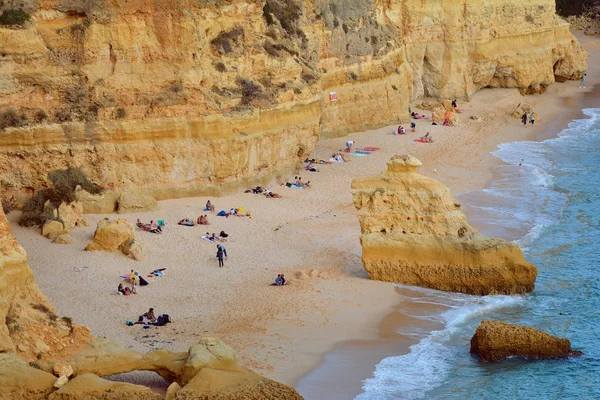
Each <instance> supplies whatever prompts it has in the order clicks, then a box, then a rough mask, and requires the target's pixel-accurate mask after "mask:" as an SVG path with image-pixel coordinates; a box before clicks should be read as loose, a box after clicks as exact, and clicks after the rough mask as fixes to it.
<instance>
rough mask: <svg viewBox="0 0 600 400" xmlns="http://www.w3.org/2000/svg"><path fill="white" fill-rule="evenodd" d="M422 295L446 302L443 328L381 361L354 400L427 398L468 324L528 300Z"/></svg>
mask: <svg viewBox="0 0 600 400" xmlns="http://www.w3.org/2000/svg"><path fill="white" fill-rule="evenodd" d="M416 291H421V290H420V289H416ZM421 292H422V293H424V294H426V295H435V294H436V293H437V294H439V295H440V296H441V297H443V298H445V299H446V300H447V301H446V302H441V303H440V304H444V305H445V306H447V307H448V310H447V311H445V312H443V313H442V314H440V315H439V316H438V319H439V320H440V321H441V322H443V324H444V328H443V329H441V330H437V331H433V332H431V333H429V335H427V336H426V337H424V338H422V339H421V340H420V341H419V343H417V344H415V345H413V346H411V347H410V353H408V354H406V355H403V356H398V357H388V358H386V359H384V360H382V361H381V362H380V363H379V364H378V365H377V366H376V369H375V372H374V373H373V378H370V379H366V380H365V381H364V382H363V390H364V392H363V393H361V394H360V395H358V396H357V397H356V400H397V399H407V400H416V399H423V398H426V397H427V396H426V393H427V391H429V390H432V389H434V388H436V387H438V386H439V385H441V384H442V383H443V382H444V380H445V379H446V378H447V375H448V372H449V371H450V369H451V367H452V363H453V361H452V360H453V359H456V357H457V356H458V355H457V354H454V353H457V352H462V351H464V349H462V348H458V347H456V346H452V343H453V340H455V339H456V337H458V336H462V333H463V330H464V329H469V330H472V329H473V328H472V326H471V325H472V324H469V323H472V322H475V323H478V322H479V320H481V319H482V318H483V317H485V316H486V315H489V314H490V313H493V312H497V311H500V310H502V309H505V308H514V307H517V306H519V305H521V304H522V303H524V302H525V301H526V300H527V296H485V297H476V296H469V295H463V294H458V293H440V292H435V291H429V290H428V289H425V290H423V291H421ZM413 298H414V299H417V298H418V297H413ZM467 324H468V326H467ZM400 333H404V332H400Z"/></svg>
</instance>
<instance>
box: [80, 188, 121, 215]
mask: <svg viewBox="0 0 600 400" xmlns="http://www.w3.org/2000/svg"><path fill="white" fill-rule="evenodd" d="M73 196H74V197H75V199H76V200H77V202H79V203H80V204H81V205H82V206H83V212H84V213H85V214H112V213H113V212H114V211H115V209H116V207H117V201H118V199H119V196H120V194H119V193H116V192H114V191H112V190H103V191H102V193H100V194H91V193H89V192H87V191H86V190H84V189H82V188H81V186H78V187H77V188H75V192H74V193H73Z"/></svg>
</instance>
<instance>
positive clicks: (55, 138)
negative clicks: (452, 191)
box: [0, 0, 586, 209]
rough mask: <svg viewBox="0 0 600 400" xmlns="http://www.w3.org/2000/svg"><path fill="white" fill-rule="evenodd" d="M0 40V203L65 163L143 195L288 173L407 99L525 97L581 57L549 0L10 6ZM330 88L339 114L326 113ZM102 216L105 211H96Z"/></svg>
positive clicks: (391, 115) (34, 0) (564, 74)
mask: <svg viewBox="0 0 600 400" xmlns="http://www.w3.org/2000/svg"><path fill="white" fill-rule="evenodd" d="M17 6H24V9H25V11H27V12H28V13H30V15H31V18H30V19H29V20H28V21H25V22H24V23H23V24H22V25H21V26H20V27H19V28H20V29H13V28H14V27H0V54H1V57H0V71H2V74H0V119H1V121H0V127H1V128H0V129H3V133H2V135H0V190H1V191H2V193H3V196H6V197H7V198H8V197H10V196H12V195H16V196H17V197H18V196H27V195H30V194H31V192H32V190H35V189H37V188H40V187H42V186H45V185H47V173H48V172H49V171H52V170H57V169H62V168H64V167H65V166H66V165H68V164H71V165H75V166H81V167H82V168H83V169H84V170H85V171H86V172H87V174H88V175H89V176H90V178H91V179H92V180H93V181H95V182H98V183H100V184H102V185H103V186H105V187H106V188H108V189H119V188H123V187H128V188H132V187H136V188H143V189H147V190H149V194H150V195H152V196H154V197H155V198H157V199H162V198H172V197H181V196H186V195H195V194H198V193H201V192H207V191H215V190H221V189H223V188H227V187H228V186H232V185H239V184H243V183H244V181H245V180H249V179H251V180H260V179H261V178H267V177H269V176H271V175H272V174H275V173H277V172H278V171H282V170H285V169H286V168H292V167H294V166H295V165H297V163H298V161H299V160H302V159H304V158H305V157H306V155H308V154H309V153H310V152H311V150H312V149H313V147H314V145H315V143H316V141H317V138H318V137H319V135H326V136H332V135H341V134H345V133H348V132H350V131H359V130H364V129H367V128H373V127H376V126H382V125H386V124H394V123H397V122H400V121H405V120H406V119H407V118H408V113H407V106H408V103H409V102H410V101H411V100H412V99H416V98H420V97H422V96H429V97H439V98H461V99H465V98H468V97H469V96H470V95H471V94H473V93H474V92H475V91H477V90H479V89H481V88H483V87H516V88H519V89H520V90H521V91H522V92H524V93H536V92H541V91H544V90H545V88H546V87H547V86H548V85H550V84H551V83H552V82H554V81H555V77H559V78H560V79H561V80H564V79H577V78H579V77H580V76H581V75H582V73H583V71H584V70H585V69H586V66H585V53H584V52H583V50H582V49H581V47H580V46H579V44H578V43H577V42H576V40H575V39H574V37H573V36H572V35H571V34H570V32H569V29H568V24H567V23H566V22H564V21H562V20H560V19H559V18H558V17H557V16H556V15H555V5H554V1H553V0H533V1H528V2H523V1H520V2H519V1H515V0H490V1H486V2H481V1H479V0H442V1H437V2H423V1H420V0H418V1H417V0H403V1H400V0H391V1H387V2H379V1H373V0H352V1H342V0H310V1H305V2H300V1H298V0H286V1H282V0H267V2H266V4H265V2H264V1H259V0H224V1H219V2H208V1H206V2H197V1H191V0H165V1H161V2H156V1H155V2H150V1H135V2H126V3H123V2H113V1H108V0H101V1H94V2H89V1H83V0H69V1H67V0H20V1H18V2H12V1H11V2H3V3H2V5H0V10H2V11H4V10H6V9H9V8H10V7H17ZM331 92H336V94H337V101H330V93H331ZM97 205H98V206H99V207H100V208H101V209H103V207H104V206H103V203H99V204H97Z"/></svg>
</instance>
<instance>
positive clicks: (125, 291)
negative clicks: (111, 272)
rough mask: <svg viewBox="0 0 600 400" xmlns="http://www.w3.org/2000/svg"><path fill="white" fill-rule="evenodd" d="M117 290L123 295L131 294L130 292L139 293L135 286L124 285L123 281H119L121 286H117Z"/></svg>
mask: <svg viewBox="0 0 600 400" xmlns="http://www.w3.org/2000/svg"><path fill="white" fill-rule="evenodd" d="M117 292H118V293H119V294H120V295H123V296H129V295H130V294H137V291H136V290H135V286H132V287H123V284H122V283H119V287H118V288H117Z"/></svg>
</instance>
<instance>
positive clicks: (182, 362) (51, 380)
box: [0, 207, 302, 400]
mask: <svg viewBox="0 0 600 400" xmlns="http://www.w3.org/2000/svg"><path fill="white" fill-rule="evenodd" d="M136 370H143V371H154V372H156V373H158V374H160V375H161V376H162V377H164V378H165V379H166V380H168V381H169V382H173V383H174V384H173V385H171V387H170V389H169V395H170V396H171V397H170V398H171V399H174V400H208V399H217V398H218V399H240V400H241V399H245V400H259V399H267V398H272V399H275V398H276V399H287V400H299V399H302V397H301V396H300V395H299V394H298V393H297V392H296V391H295V390H294V389H292V388H291V387H288V386H285V385H282V384H280V383H277V382H274V381H271V380H269V379H266V378H264V377H262V376H260V375H257V374H255V373H254V372H252V371H250V370H248V369H246V368H243V367H241V366H240V365H238V364H237V362H236V361H235V352H234V351H233V350H232V349H231V348H230V347H229V346H227V345H225V344H224V343H222V342H220V341H219V340H217V339H214V338H202V339H201V340H200V341H199V342H198V343H197V344H196V345H194V346H192V347H191V348H190V350H189V351H188V352H187V353H175V352H171V351H165V350H158V351H154V352H152V353H148V354H141V353H138V352H135V351H132V350H129V349H127V348H126V347H125V346H124V345H121V344H119V343H115V342H112V341H109V340H106V339H99V338H94V337H93V336H91V335H90V332H89V330H88V329H87V328H85V327H82V326H79V325H76V324H75V323H73V321H72V320H71V319H70V318H60V317H59V316H58V315H57V314H56V311H55V310H54V308H53V307H52V305H51V304H50V303H49V302H48V301H47V299H46V298H45V297H44V295H43V294H42V293H41V292H40V290H39V288H38V287H37V285H36V283H35V280H34V279H33V273H32V272H31V269H30V268H29V266H28V265H27V258H26V255H25V251H24V250H23V248H22V247H21V246H20V245H19V244H18V242H17V241H16V239H15V238H14V237H13V236H12V234H11V233H10V228H9V226H8V222H7V221H6V217H5V215H4V212H3V211H2V208H1V207H0V400H17V399H27V400H76V399H81V398H85V399H99V400H100V399H102V400H112V399H114V400H117V399H144V400H145V399H161V398H162V397H161V396H160V395H157V394H154V393H152V392H151V391H150V390H149V389H148V388H145V387H142V386H138V385H132V384H128V383H117V382H110V381H107V380H104V379H102V378H101V377H102V376H109V375H114V374H119V373H124V372H131V371H136Z"/></svg>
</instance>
